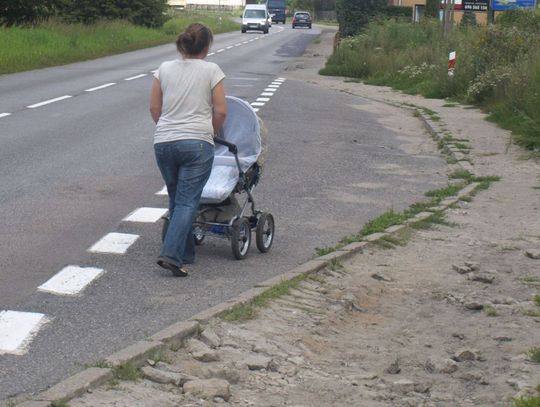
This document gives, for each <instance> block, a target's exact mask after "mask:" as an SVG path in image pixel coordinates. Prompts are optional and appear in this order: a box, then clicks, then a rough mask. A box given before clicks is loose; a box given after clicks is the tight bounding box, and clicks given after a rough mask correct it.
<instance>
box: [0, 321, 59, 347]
mask: <svg viewBox="0 0 540 407" xmlns="http://www.w3.org/2000/svg"><path fill="white" fill-rule="evenodd" d="M48 321H49V320H48V319H47V318H46V317H45V315H43V314H39V313H34V312H20V311H1V312H0V355H2V354H5V353H10V354H13V355H24V354H25V353H26V352H27V346H28V345H29V344H30V342H31V341H32V338H33V337H34V336H35V335H36V334H37V332H38V331H39V328H41V326H42V325H43V324H44V323H46V322H48Z"/></svg>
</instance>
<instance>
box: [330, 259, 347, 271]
mask: <svg viewBox="0 0 540 407" xmlns="http://www.w3.org/2000/svg"><path fill="white" fill-rule="evenodd" d="M328 268H329V269H330V270H332V271H343V269H344V268H345V267H343V263H341V261H339V260H338V259H332V260H330V261H329V262H328Z"/></svg>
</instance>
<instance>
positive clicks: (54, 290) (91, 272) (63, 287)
mask: <svg viewBox="0 0 540 407" xmlns="http://www.w3.org/2000/svg"><path fill="white" fill-rule="evenodd" d="M104 272H105V270H103V269H99V268H95V267H79V266H66V267H64V268H63V269H62V270H60V271H59V272H58V273H56V274H55V275H54V276H53V277H52V278H50V279H49V280H48V281H47V282H46V283H44V284H42V285H40V286H39V287H38V291H43V292H47V293H50V294H56V295H77V294H79V293H80V292H81V291H82V290H84V289H85V287H86V286H87V285H88V284H90V283H91V282H92V281H94V280H95V279H96V278H98V277H99V276H101V275H102V274H103V273H104Z"/></svg>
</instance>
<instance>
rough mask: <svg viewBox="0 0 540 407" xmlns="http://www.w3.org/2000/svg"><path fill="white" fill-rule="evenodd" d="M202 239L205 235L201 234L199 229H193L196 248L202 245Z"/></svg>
mask: <svg viewBox="0 0 540 407" xmlns="http://www.w3.org/2000/svg"><path fill="white" fill-rule="evenodd" d="M204 237H205V234H204V233H203V231H202V230H201V228H199V227H196V228H194V229H193V240H194V241H195V244H196V245H197V246H200V245H202V243H203V240H204Z"/></svg>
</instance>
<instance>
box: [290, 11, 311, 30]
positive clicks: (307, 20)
mask: <svg viewBox="0 0 540 407" xmlns="http://www.w3.org/2000/svg"><path fill="white" fill-rule="evenodd" d="M296 27H307V28H311V14H309V13H308V12H307V11H297V12H296V13H294V16H293V19H292V28H296Z"/></svg>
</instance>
